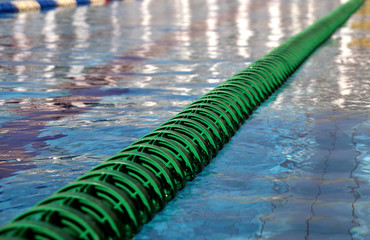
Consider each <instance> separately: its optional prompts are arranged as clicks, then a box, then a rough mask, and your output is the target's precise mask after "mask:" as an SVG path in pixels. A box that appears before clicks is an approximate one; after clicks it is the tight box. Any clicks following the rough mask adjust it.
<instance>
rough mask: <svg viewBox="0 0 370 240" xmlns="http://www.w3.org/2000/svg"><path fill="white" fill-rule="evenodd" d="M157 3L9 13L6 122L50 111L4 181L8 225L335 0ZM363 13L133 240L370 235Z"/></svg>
mask: <svg viewBox="0 0 370 240" xmlns="http://www.w3.org/2000/svg"><path fill="white" fill-rule="evenodd" d="M153 2H154V1H125V2H122V3H114V5H110V6H108V7H107V8H78V9H74V10H70V9H58V10H55V11H54V10H53V11H49V12H45V13H42V14H41V15H42V16H39V15H38V14H36V13H33V14H29V15H19V16H17V17H14V20H12V18H7V19H5V20H4V19H0V20H1V21H6V22H7V23H9V24H6V26H5V27H6V28H9V30H6V29H5V30H4V29H1V30H0V31H1V33H2V36H4V35H5V36H4V37H3V38H1V54H2V55H1V56H2V62H1V64H2V65H3V66H5V67H4V68H1V69H0V70H1V71H2V72H1V73H2V76H3V77H2V82H1V90H2V94H3V95H2V97H3V99H2V100H4V99H6V100H4V102H6V103H5V104H4V105H2V106H0V107H1V110H2V116H1V117H2V127H3V128H2V130H4V129H11V128H10V127H9V126H11V125H9V123H18V122H17V121H16V120H17V119H23V120H25V121H24V122H26V121H28V122H30V123H37V124H38V123H41V124H40V125H37V124H34V125H31V127H30V128H29V129H28V130H35V129H36V130H37V129H39V130H37V131H36V133H35V134H36V135H35V136H34V135H32V134H34V132H32V131H30V132H31V133H30V132H25V133H24V135H25V136H34V139H36V140H37V141H35V143H36V144H32V143H29V144H25V151H24V153H22V154H28V155H30V156H31V155H32V157H30V158H29V159H28V160H27V161H21V162H19V163H20V164H22V163H24V164H22V165H20V164H13V165H11V166H12V167H13V168H15V169H17V167H18V169H17V170H21V171H17V172H15V174H13V173H12V174H13V175H12V176H10V177H5V178H2V179H1V182H0V185H1V188H0V219H1V225H2V224H5V223H6V222H8V221H9V220H10V219H11V218H12V217H13V216H14V215H17V214H18V213H19V212H21V211H23V210H25V209H26V208H28V207H31V206H33V205H34V204H35V203H36V202H37V201H38V200H41V199H43V198H44V197H46V196H47V195H49V194H51V193H52V192H54V191H55V190H57V189H59V188H60V187H61V186H64V185H66V184H67V183H69V182H70V181H73V180H74V179H76V177H77V176H79V175H81V174H82V173H84V172H86V171H87V170H89V169H90V168H91V167H93V166H95V165H97V163H99V162H100V161H102V160H104V159H106V158H107V157H109V156H111V155H112V154H114V153H116V152H117V151H118V150H120V148H123V147H124V146H126V145H128V144H129V143H131V142H132V141H134V140H135V139H137V138H138V137H141V136H143V135H144V134H145V133H146V132H148V131H150V130H151V129H153V128H154V127H156V126H158V125H159V124H160V123H161V122H163V121H165V120H167V119H168V118H170V117H171V116H173V115H174V114H175V113H177V112H179V111H180V110H181V109H182V108H183V107H184V106H186V104H188V103H190V102H192V101H193V100H195V99H196V98H197V97H199V96H201V95H202V94H204V93H205V92H206V91H207V90H209V89H211V88H212V87H214V86H217V85H218V84H219V83H220V82H221V81H223V80H224V79H226V78H227V77H229V76H231V75H232V74H233V73H235V72H237V71H239V70H241V69H242V68H243V67H245V65H246V64H248V63H249V62H251V61H253V60H255V59H258V58H259V57H261V56H262V55H263V54H265V53H267V52H268V51H269V50H270V49H271V48H272V47H274V46H277V45H278V44H279V43H281V42H282V41H283V39H286V38H287V37H289V36H290V35H291V34H293V33H294V32H298V31H299V30H301V29H302V28H304V27H305V26H307V25H308V24H309V23H312V20H314V19H317V18H318V17H320V16H323V15H324V14H326V13H327V12H328V11H329V9H332V8H333V7H334V6H337V5H338V4H340V2H341V1H330V2H326V1H325V2H324V1H316V0H315V1H314V0H306V1H303V0H301V1H296V0H284V1H274V0H270V1H267V2H268V4H261V3H262V1H258V0H255V1H236V0H235V1H231V0H227V1H226V0H224V1H221V0H204V1H197V3H195V2H192V1H190V2H189V4H188V5H187V4H186V1H181V0H176V1H174V5H167V6H166V7H164V6H165V5H164V3H166V2H167V1H161V0H157V1H156V4H154V3H153ZM167 3H168V2H167ZM171 7H172V8H173V9H168V8H171ZM176 9H177V10H176ZM243 9H244V10H246V12H247V13H248V14H245V13H243ZM306 9H307V10H308V11H307V12H306V11H305V10H306ZM368 12H369V11H365V10H362V11H360V13H362V14H357V15H356V16H354V17H353V18H352V19H351V21H350V22H349V23H348V24H346V26H344V28H343V29H341V30H340V31H339V32H338V33H337V34H336V35H335V36H334V37H333V38H332V39H331V40H330V41H328V42H327V43H326V44H325V46H323V47H322V48H321V49H319V51H318V52H317V53H316V54H315V55H314V56H313V57H312V58H310V59H309V61H308V62H307V63H306V64H305V65H304V66H303V67H302V68H301V69H300V70H299V71H298V72H297V73H296V74H295V75H294V76H293V77H292V78H291V79H290V80H289V81H288V82H287V83H286V85H285V86H284V87H283V88H281V89H280V90H279V91H278V92H277V93H276V94H275V95H274V96H273V97H272V98H270V99H269V101H268V102H266V103H265V104H264V105H263V106H261V107H260V108H259V110H258V111H256V112H255V113H254V114H253V116H252V117H251V118H250V119H249V120H248V121H247V122H246V123H245V124H244V126H243V127H242V128H241V129H240V131H239V132H238V133H237V135H236V136H235V137H234V138H233V139H232V140H231V142H230V143H229V144H228V145H226V146H225V148H224V149H223V150H222V151H221V152H220V154H219V155H218V157H217V158H215V159H214V160H213V162H212V163H211V164H210V165H209V166H208V167H207V168H205V169H204V171H203V172H202V173H201V174H199V176H198V177H197V178H196V179H195V180H194V181H193V182H190V183H188V186H187V187H186V188H185V189H184V190H183V191H181V192H180V193H179V195H178V197H177V198H175V199H174V200H173V201H171V202H170V203H169V205H168V206H167V207H166V208H165V209H164V210H163V211H162V212H160V213H159V214H158V215H157V216H156V217H155V218H154V219H153V221H152V222H150V223H149V224H148V225H146V226H144V228H143V230H142V231H141V232H140V233H139V234H138V235H137V236H136V237H135V239H258V238H261V239H305V238H306V239H351V238H352V239H368V238H369V231H368V226H370V224H369V220H370V219H369V217H368V216H369V214H368V200H369V196H368V192H367V191H368V188H369V183H368V182H369V181H368V179H369V177H368V175H367V171H368V170H367V165H368V164H367V161H369V160H370V159H369V154H368V152H369V145H370V144H369V119H368V113H369V100H368V99H369V97H368V95H369V94H368V92H369V78H368V76H367V72H368V70H369V67H368V65H369V60H368V56H369V48H368V45H367V44H366V42H368V41H367V40H368V36H369V29H367V28H366V26H368V25H367V24H366V23H367V22H368V21H369V15H367V14H368ZM164 13H166V14H164ZM299 13H300V14H299ZM303 13H304V14H303ZM97 16H99V19H97ZM101 16H103V17H101ZM107 16H110V17H111V18H108V17H107ZM164 16H165V17H164ZM44 20H45V21H44ZM35 21H36V23H35V24H32V23H33V22H35ZM100 21H102V22H103V23H101V22H100ZM2 23H3V22H2ZM169 23H173V25H170V24H169ZM12 24H13V25H12ZM40 24H41V25H42V24H43V25H42V27H41V28H40V27H39V26H40ZM9 26H14V27H9ZM107 26H108V27H107ZM179 26H180V27H179ZM245 29H248V30H249V31H244V30H245ZM12 31H13V33H12V34H9V35H7V34H8V33H7V32H12ZM102 35H103V36H104V38H103V39H102V38H101V36H102ZM89 39H90V40H89ZM12 41H15V42H16V43H17V44H16V45H11V44H10V43H11V42H12ZM243 41H244V42H247V44H245V43H243ZM153 42H154V43H155V44H153ZM121 53H125V54H122V55H117V54H121ZM135 54H138V55H139V56H136V55H135ZM140 54H141V55H140ZM40 59H41V60H40ZM11 77H13V79H12V78H11ZM25 80H27V81H25ZM106 90H109V91H111V92H109V91H108V92H106ZM109 94H110V95H109ZM2 103H3V102H2ZM63 104H64V105H63ZM68 104H70V105H68ZM51 105H52V106H53V107H54V108H55V109H49V108H44V106H51ZM48 110H53V111H52V113H53V114H54V115H48V112H47V111H48ZM13 111H15V112H16V114H14V113H13ZM68 111H70V112H68ZM73 111H74V112H73ZM32 114H34V115H32ZM68 114H70V115H68ZM24 116H26V117H24ZM23 117H24V118H23ZM49 117H52V118H53V117H54V120H53V121H51V120H49V121H48V118H49ZM36 118H39V119H40V118H41V120H40V122H37V121H35V119H36ZM44 123H45V124H44ZM6 124H7V125H6ZM42 124H44V125H42ZM4 125H5V127H4ZM12 126H13V125H12ZM37 126H39V127H40V126H42V127H40V128H36V127H37ZM13 127H14V128H15V129H16V130H18V129H17V128H16V126H13ZM2 133H3V132H2ZM18 135H20V134H18ZM21 140H22V141H23V140H24V139H20V140H19V141H18V142H16V141H14V145H15V146H16V147H18V145H17V144H18V143H22V141H21ZM15 146H14V149H16V150H18V149H17V148H15ZM13 161H14V159H10V161H8V162H9V163H11V162H13ZM1 166H4V164H2V165H1ZM6 166H9V165H6ZM20 166H25V168H26V169H25V170H23V171H22V169H21V168H20ZM7 170H8V169H7ZM2 177H3V176H2Z"/></svg>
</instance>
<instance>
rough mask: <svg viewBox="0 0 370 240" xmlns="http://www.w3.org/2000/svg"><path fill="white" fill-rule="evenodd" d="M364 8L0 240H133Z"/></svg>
mask: <svg viewBox="0 0 370 240" xmlns="http://www.w3.org/2000/svg"><path fill="white" fill-rule="evenodd" d="M363 2H364V0H350V1H348V2H346V3H344V4H342V5H340V6H339V7H338V8H336V9H335V10H334V11H332V12H331V13H329V14H328V15H327V16H325V17H323V18H321V19H320V20H318V21H316V22H315V23H314V24H312V25H311V26H310V27H308V28H306V29H305V30H303V31H302V32H300V33H298V34H297V35H295V36H293V37H291V38H289V39H288V40H287V41H285V42H284V43H283V44H281V45H280V46H278V47H277V48H275V49H273V50H272V51H271V52H270V53H268V54H266V55H265V56H264V57H262V58H261V59H259V60H257V61H255V62H254V63H252V64H251V65H250V66H248V67H247V68H246V69H244V70H242V71H240V72H239V73H237V74H235V75H234V76H232V77H231V78H230V79H228V80H226V81H225V82H224V83H223V84H221V85H220V86H218V87H216V88H214V89H213V90H211V91H210V92H208V93H207V94H205V95H204V96H202V97H201V98H200V99H198V100H196V101H195V102H193V103H192V104H190V105H188V106H187V107H186V108H185V109H184V110H182V111H181V112H180V113H178V114H176V115H175V116H174V117H173V118H171V119H169V120H168V121H167V122H165V123H163V124H162V125H161V126H159V127H158V128H156V129H155V130H153V131H152V132H150V133H149V134H147V135H145V136H144V137H142V138H140V139H139V140H137V141H136V142H134V143H132V144H131V145H130V146H128V147H127V148H125V149H123V150H121V151H120V152H119V153H118V154H116V155H114V156H112V157H111V158H109V159H107V160H106V161H104V162H103V163H101V164H99V165H98V166H96V167H94V168H93V169H91V170H90V171H89V172H87V173H86V174H84V175H82V176H81V177H79V178H78V179H77V180H75V181H74V182H72V183H71V184H69V185H67V186H65V187H63V188H62V189H60V190H59V191H57V192H56V193H55V194H53V195H51V196H50V197H48V198H46V199H44V200H43V201H41V202H40V203H38V204H37V205H36V206H34V207H33V208H31V209H30V210H28V211H26V212H24V213H22V214H20V215H19V216H17V217H16V218H15V219H13V221H12V222H11V223H10V224H8V225H5V226H4V227H2V228H1V229H0V238H1V239H129V238H132V237H133V236H134V235H135V234H136V233H137V232H138V231H140V229H141V228H142V226H143V225H144V224H145V223H147V222H148V221H150V220H151V219H152V218H153V216H154V215H155V214H156V213H157V212H158V211H160V210H161V209H163V208H164V207H165V206H166V204H167V203H168V202H169V201H170V200H171V199H173V198H174V197H175V196H176V194H177V193H178V191H179V190H181V189H182V188H184V187H185V185H186V183H187V181H191V180H193V179H194V178H195V177H196V175H197V174H198V173H200V172H201V171H202V169H203V168H204V167H205V166H207V165H208V164H209V163H210V162H211V160H212V159H213V158H214V157H215V156H216V155H217V153H218V152H219V151H220V150H221V149H222V147H223V146H224V145H225V144H226V143H227V142H228V141H229V140H230V138H231V137H232V136H233V135H234V134H235V132H236V131H237V130H238V129H239V127H240V126H241V125H242V124H243V123H244V121H245V120H246V119H247V118H248V117H249V116H250V115H251V114H252V113H253V111H254V110H255V109H256V108H257V107H258V106H259V105H261V104H262V103H263V102H264V101H266V100H267V99H268V98H269V96H271V95H272V94H273V93H274V92H275V91H276V89H278V88H279V87H280V86H281V85H282V84H284V82H285V81H286V80H287V79H288V78H289V76H290V75H291V74H292V73H294V71H296V70H297V69H298V68H299V66H300V65H301V64H302V63H303V62H304V61H305V59H306V58H308V57H309V55H310V54H311V53H312V52H313V51H315V49H317V48H318V47H319V46H320V45H321V44H322V43H323V42H324V41H325V40H327V39H328V38H329V37H330V36H331V34H333V33H334V31H335V30H336V29H337V28H339V27H340V26H341V25H342V24H343V23H344V22H345V21H346V20H347V19H348V18H349V17H350V16H351V15H352V14H353V13H354V12H355V11H356V10H357V9H358V8H359V7H360V6H361V5H362V3H363ZM26 5H27V4H26ZM32 6H33V5H32ZM33 7H35V8H36V7H37V5H35V6H33Z"/></svg>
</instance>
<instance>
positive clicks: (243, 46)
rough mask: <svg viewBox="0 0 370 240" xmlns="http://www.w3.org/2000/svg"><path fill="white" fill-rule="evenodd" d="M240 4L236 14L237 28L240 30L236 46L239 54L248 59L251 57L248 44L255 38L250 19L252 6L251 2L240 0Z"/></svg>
mask: <svg viewBox="0 0 370 240" xmlns="http://www.w3.org/2000/svg"><path fill="white" fill-rule="evenodd" d="M238 4H239V6H238V11H237V14H236V27H237V29H238V37H237V41H236V45H237V47H238V54H239V55H240V56H242V57H243V58H248V57H250V53H249V50H248V49H249V46H248V44H249V40H250V38H251V37H252V36H253V32H252V30H251V23H250V18H249V17H248V13H250V8H251V4H250V1H249V0H247V1H244V0H239V1H238Z"/></svg>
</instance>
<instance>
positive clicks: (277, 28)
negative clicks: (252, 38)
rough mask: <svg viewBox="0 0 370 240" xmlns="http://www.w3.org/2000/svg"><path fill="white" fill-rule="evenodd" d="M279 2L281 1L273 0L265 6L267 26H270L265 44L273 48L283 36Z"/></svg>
mask: <svg viewBox="0 0 370 240" xmlns="http://www.w3.org/2000/svg"><path fill="white" fill-rule="evenodd" d="M280 4H281V1H275V0H273V1H271V2H270V3H269V4H268V6H267V7H268V12H269V22H268V26H269V28H270V34H269V35H268V40H267V43H266V46H268V47H269V48H275V47H277V46H279V44H280V42H281V38H282V37H283V32H282V26H281V18H282V16H281V11H280Z"/></svg>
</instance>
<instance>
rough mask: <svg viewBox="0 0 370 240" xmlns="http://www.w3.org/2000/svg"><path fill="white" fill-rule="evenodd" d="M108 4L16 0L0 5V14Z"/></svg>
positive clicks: (82, 0) (78, 0)
mask: <svg viewBox="0 0 370 240" xmlns="http://www.w3.org/2000/svg"><path fill="white" fill-rule="evenodd" d="M114 1H119V0H114ZM109 2H110V0H24V1H22V0H18V1H10V2H4V3H0V14H1V13H18V12H27V11H39V10H46V9H52V8H57V7H73V6H84V5H92V6H102V5H105V4H107V3H109Z"/></svg>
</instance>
